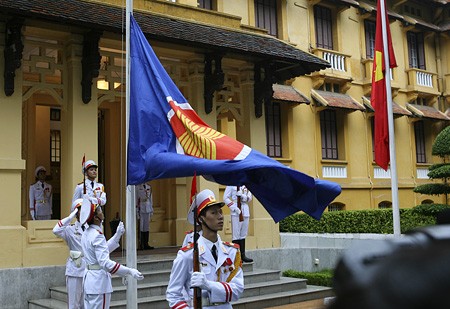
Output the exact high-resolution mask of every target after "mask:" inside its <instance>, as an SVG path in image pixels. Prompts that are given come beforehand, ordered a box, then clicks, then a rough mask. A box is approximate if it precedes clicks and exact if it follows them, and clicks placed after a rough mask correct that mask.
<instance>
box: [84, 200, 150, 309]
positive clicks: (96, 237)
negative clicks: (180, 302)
mask: <svg viewBox="0 0 450 309" xmlns="http://www.w3.org/2000/svg"><path fill="white" fill-rule="evenodd" d="M104 218H105V217H104V215H103V211H102V208H101V207H100V206H99V205H96V204H92V203H91V202H90V199H89V198H88V197H85V198H84V199H83V203H82V205H81V213H80V222H81V223H82V224H84V223H87V224H88V225H89V227H88V228H87V229H86V230H85V231H84V233H83V235H82V236H81V247H82V250H83V254H84V259H85V262H86V272H85V274H84V307H85V308H86V309H108V308H109V307H110V303H111V293H112V292H113V288H112V283H111V275H113V274H117V275H118V276H121V277H125V276H126V275H130V276H132V277H133V278H134V279H137V280H142V279H144V276H143V275H142V274H141V273H140V272H139V271H138V270H137V269H135V268H130V267H126V266H123V265H120V264H119V263H117V262H114V261H112V260H111V259H110V258H109V252H110V250H109V248H108V244H107V242H106V239H105V236H104V235H103V232H102V223H103V220H104Z"/></svg>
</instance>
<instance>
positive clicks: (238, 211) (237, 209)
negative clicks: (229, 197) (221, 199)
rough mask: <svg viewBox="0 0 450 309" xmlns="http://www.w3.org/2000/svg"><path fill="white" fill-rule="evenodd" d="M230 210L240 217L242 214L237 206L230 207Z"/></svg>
mask: <svg viewBox="0 0 450 309" xmlns="http://www.w3.org/2000/svg"><path fill="white" fill-rule="evenodd" d="M230 210H231V211H232V212H233V213H235V214H238V215H240V214H241V210H240V209H239V208H237V206H235V205H233V206H230Z"/></svg>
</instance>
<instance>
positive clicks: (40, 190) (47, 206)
mask: <svg viewBox="0 0 450 309" xmlns="http://www.w3.org/2000/svg"><path fill="white" fill-rule="evenodd" d="M29 196H30V210H33V211H34V219H36V220H50V219H51V217H52V213H53V211H52V196H53V192H52V186H51V185H50V184H48V183H46V182H41V181H37V182H36V183H35V184H32V185H31V186H30V194H29Z"/></svg>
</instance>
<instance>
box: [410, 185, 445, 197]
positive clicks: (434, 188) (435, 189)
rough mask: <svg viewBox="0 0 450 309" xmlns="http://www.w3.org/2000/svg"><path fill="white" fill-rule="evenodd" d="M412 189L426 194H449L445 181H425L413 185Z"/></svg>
mask: <svg viewBox="0 0 450 309" xmlns="http://www.w3.org/2000/svg"><path fill="white" fill-rule="evenodd" d="M413 191H414V192H416V193H421V194H427V195H441V194H450V186H449V185H448V184H446V183H426V184H423V185H419V186H417V187H415V188H414V190H413Z"/></svg>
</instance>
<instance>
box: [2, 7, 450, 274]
mask: <svg viewBox="0 0 450 309" xmlns="http://www.w3.org/2000/svg"><path fill="white" fill-rule="evenodd" d="M124 5H125V3H124V1H116V0H109V1H108V0H98V1H82V0H79V1H76V0H60V1H43V0H39V1H37V0H36V1H22V0H3V1H1V2H0V8H1V13H0V51H2V53H0V54H1V55H4V56H3V57H0V68H2V69H3V70H2V71H3V72H4V75H3V76H2V77H1V78H0V81H1V86H0V108H1V113H0V126H1V130H0V136H1V138H0V140H1V143H2V147H1V148H0V184H1V186H0V192H1V193H2V196H3V197H4V198H3V199H2V202H0V207H1V209H2V210H3V216H1V218H0V239H1V240H0V244H1V247H2V248H3V250H2V252H1V253H0V268H11V267H27V266H37V265H54V264H63V263H64V261H65V258H66V256H67V248H66V246H65V244H64V243H63V242H62V241H61V240H59V239H57V238H56V237H54V235H53V234H52V232H51V230H52V228H53V226H54V225H55V223H56V222H57V221H56V219H59V218H60V217H64V216H66V215H68V213H69V209H70V204H71V199H72V194H73V190H74V188H75V185H76V184H77V183H79V182H81V181H82V180H83V178H82V177H83V175H82V173H81V161H82V157H83V155H84V154H86V158H87V159H93V160H95V161H96V162H98V164H99V181H100V182H102V183H104V184H105V187H106V192H107V196H108V203H107V206H106V207H105V210H106V221H110V220H112V219H114V218H115V217H116V216H119V217H120V218H122V219H124V218H125V177H124V176H123V175H124V171H125V165H124V159H123V158H124V155H125V152H126V143H125V139H126V136H125V131H126V130H125V93H124V91H125V89H124V87H123V85H124V82H125V81H124V63H125V62H124V48H125V42H124V41H123V40H124V37H125V33H124V31H125V30H124V19H123V18H122V16H124V13H125V9H124ZM375 7H376V1H369V0H365V1H353V0H340V1H339V0H323V1H320V0H298V1H293V0H272V1H268V0H266V1H263V0H238V1H226V0H211V1H207V0H203V1H197V0H177V1H164V0H134V14H135V17H136V20H137V22H138V23H139V25H140V26H141V28H142V30H143V32H144V33H145V34H146V35H147V38H148V39H149V41H150V43H151V44H152V47H153V48H154V50H155V52H156V54H157V56H158V57H159V59H160V61H161V62H162V64H163V65H164V67H165V68H166V70H167V71H168V73H169V75H170V76H171V77H172V79H173V80H174V81H175V83H176V84H177V86H178V87H179V88H180V90H181V91H182V92H183V94H184V96H185V97H186V98H187V99H188V101H189V102H190V104H191V105H192V106H193V108H195V109H196V111H197V113H198V114H199V115H200V117H201V118H202V119H203V120H204V121H205V122H207V123H208V124H209V125H210V126H211V127H214V128H217V129H219V130H220V131H222V132H223V133H225V134H228V135H230V136H232V137H235V138H236V139H238V140H239V141H241V142H243V143H245V144H247V145H249V146H251V147H252V148H255V149H257V150H259V151H261V152H263V153H267V154H268V155H269V156H271V157H274V158H275V159H277V160H279V161H280V162H282V163H283V164H286V165H288V166H290V167H292V168H295V169H298V170H300V171H302V172H304V173H306V174H308V175H311V176H313V177H319V178H324V179H329V180H332V181H336V182H338V183H339V184H341V186H342V188H343V193H342V194H341V195H340V196H339V197H338V198H337V199H336V200H335V202H334V203H333V204H332V205H330V207H329V210H339V209H346V210H350V209H363V208H364V209H366V208H381V207H389V206H390V203H391V191H390V173H389V172H384V171H383V170H381V169H380V168H379V167H378V166H376V165H375V163H374V162H373V155H372V153H373V149H372V148H373V147H372V140H373V138H372V119H373V109H372V107H371V106H370V94H371V70H372V63H373V59H372V58H373V43H374V34H375V32H374V31H375V22H374V21H375V11H376V10H375ZM387 7H388V9H389V23H390V26H391V32H392V37H393V42H394V43H393V44H394V50H395V53H396V57H397V63H398V67H397V68H395V69H393V70H392V87H393V101H394V103H395V104H394V116H395V137H396V149H397V164H398V178H399V199H400V207H402V208H406V207H412V206H414V205H416V204H420V203H421V202H423V201H425V200H430V199H431V200H433V201H435V202H436V201H438V199H437V198H436V197H432V198H430V197H428V196H421V195H417V194H414V193H413V192H412V189H413V188H414V187H415V186H416V185H417V184H420V183H424V182H426V181H427V177H426V174H427V167H428V166H429V165H430V164H431V163H433V162H435V160H436V158H433V157H432V156H431V145H432V142H433V140H434V137H435V136H436V135H437V133H438V132H439V131H440V130H441V129H442V128H443V127H444V126H446V125H448V121H449V120H450V118H449V115H448V112H447V115H446V114H445V112H446V111H447V110H448V107H449V103H450V92H449V91H450V73H449V72H450V59H449V57H450V56H449V53H448V52H447V51H448V50H449V49H450V38H449V24H450V23H449V20H450V16H449V14H450V10H449V6H448V4H447V2H446V1H437V0H436V1H432V0H428V1H412V0H410V1H387ZM222 78H223V80H222ZM38 165H43V166H45V167H46V169H47V171H48V173H47V174H48V182H49V183H51V184H52V186H53V188H54V190H53V191H54V197H53V202H54V207H53V217H52V218H54V219H55V220H48V221H32V220H30V216H29V205H28V188H29V186H30V185H31V184H33V183H34V181H35V179H34V169H35V167H36V166H38ZM151 184H152V186H153V192H154V204H155V205H154V206H155V215H154V216H153V218H152V222H151V225H150V226H151V234H150V240H151V244H152V245H153V246H169V245H179V244H180V243H181V241H182V239H183V237H184V232H185V231H186V230H188V229H190V227H189V226H188V224H187V222H186V212H187V205H188V201H189V190H190V179H189V178H187V179H186V178H179V179H163V180H157V181H152V182H151ZM200 187H201V188H202V189H203V188H211V189H212V190H213V191H215V193H216V194H217V195H218V196H222V194H223V187H221V186H219V185H217V184H214V183H210V182H207V181H205V180H203V179H202V180H201V181H200ZM251 218H252V220H251V223H250V231H249V232H250V236H249V237H248V247H249V248H250V249H252V248H270V247H278V246H279V237H278V236H279V233H278V227H277V225H276V224H274V223H273V220H272V219H271V218H270V217H269V216H268V214H267V212H266V211H265V210H264V208H263V207H262V206H261V205H260V204H259V203H258V202H257V201H254V202H253V207H252V217H251ZM105 229H106V230H105V232H106V235H110V229H109V224H106V225H105ZM230 234H231V230H230V222H229V220H227V222H226V226H225V229H224V232H223V235H222V236H223V237H224V238H225V239H226V240H231V238H230Z"/></svg>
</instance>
